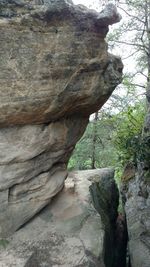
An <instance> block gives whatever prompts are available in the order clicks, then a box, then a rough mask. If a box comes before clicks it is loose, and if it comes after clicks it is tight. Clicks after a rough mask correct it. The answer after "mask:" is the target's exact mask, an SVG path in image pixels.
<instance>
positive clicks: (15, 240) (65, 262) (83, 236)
mask: <svg viewBox="0 0 150 267" xmlns="http://www.w3.org/2000/svg"><path fill="white" fill-rule="evenodd" d="M113 176H114V171H113V170H112V169H106V168H105V169H97V170H87V171H76V172H71V173H69V176H68V178H67V180H66V181H65V186H64V188H63V190H62V191H61V192H60V193H59V194H58V195H57V196H55V198H54V199H53V200H52V201H51V203H50V204H49V205H48V206H47V207H46V208H45V209H44V210H42V211H41V212H40V213H39V214H38V215H36V217H35V218H34V219H32V220H31V221H30V222H29V223H28V224H26V225H25V226H24V227H22V228H21V229H20V230H18V231H17V232H16V233H15V234H14V235H13V236H12V237H11V238H8V239H7V240H4V239H3V244H2V243H0V246H1V249H0V262H1V264H2V266H3V267H12V266H15V267H42V266H44V267H56V266H62V267H73V266H74V267H87V266H89V267H99V266H101V267H107V266H109V265H108V264H107V265H106V264H105V261H106V259H105V255H104V252H105V251H106V248H107V249H109V250H108V252H109V253H110V255H111V253H112V252H113V248H112V247H111V244H110V245H109V244H108V243H107V247H106V242H105V240H106V236H107V235H109V237H110V235H111V234H112V231H109V230H110V229H108V226H107V220H106V221H104V218H103V213H101V214H99V213H98V212H97V211H96V210H95V209H94V207H93V204H92V198H91V195H90V191H89V186H90V185H91V184H95V181H96V182H99V184H100V190H103V186H104V184H105V189H106V188H107V189H108V190H109V194H104V195H103V204H104V205H103V212H104V214H105V218H107V219H108V218H109V212H110V213H111V214H113V215H112V217H113V220H115V219H116V216H115V214H117V205H116V202H118V191H117V187H116V185H115V182H114V180H113ZM101 180H103V182H102V184H101ZM101 186H102V187H101ZM115 194H116V195H115ZM112 196H113V198H112ZM95 197H96V196H95ZM116 200H117V201H116ZM113 201H114V202H113ZM110 202H111V203H112V209H111V207H110V208H109V210H108V208H107V207H108V206H109V205H110ZM111 266H113V265H111Z"/></svg>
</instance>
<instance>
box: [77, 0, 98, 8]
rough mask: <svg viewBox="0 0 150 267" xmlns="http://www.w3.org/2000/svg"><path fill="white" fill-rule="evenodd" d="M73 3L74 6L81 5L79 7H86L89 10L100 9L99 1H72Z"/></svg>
mask: <svg viewBox="0 0 150 267" xmlns="http://www.w3.org/2000/svg"><path fill="white" fill-rule="evenodd" d="M73 2H74V4H76V5H78V4H81V5H84V6H87V7H89V8H93V9H97V10H100V9H101V7H100V5H99V0H73ZM93 2H94V3H93Z"/></svg>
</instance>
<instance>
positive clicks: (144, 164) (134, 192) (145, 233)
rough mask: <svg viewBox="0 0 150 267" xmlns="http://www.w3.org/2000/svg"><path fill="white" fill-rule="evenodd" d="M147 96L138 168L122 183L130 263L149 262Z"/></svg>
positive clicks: (149, 114)
mask: <svg viewBox="0 0 150 267" xmlns="http://www.w3.org/2000/svg"><path fill="white" fill-rule="evenodd" d="M147 100H148V111H147V115H146V119H145V124H144V128H143V136H142V140H141V150H140V151H138V153H137V158H138V164H137V170H136V173H135V176H134V177H132V179H131V180H129V181H128V182H126V183H125V184H124V186H123V197H124V202H125V212H126V217H127V226H128V233H129V252H130V257H131V266H132V267H141V266H142V267H149V266H150V119H149V118H150V98H147ZM141 153H142V155H141Z"/></svg>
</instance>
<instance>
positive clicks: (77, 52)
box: [0, 0, 122, 236]
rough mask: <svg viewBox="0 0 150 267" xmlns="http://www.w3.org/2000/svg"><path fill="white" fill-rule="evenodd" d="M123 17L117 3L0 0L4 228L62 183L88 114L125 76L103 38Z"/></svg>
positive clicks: (0, 219)
mask: <svg viewBox="0 0 150 267" xmlns="http://www.w3.org/2000/svg"><path fill="white" fill-rule="evenodd" d="M119 20H120V16H119V15H118V13H117V11H116V9H115V7H114V6H113V5H109V6H108V7H107V8H106V9H105V10H104V11H103V12H101V13H96V12H94V11H90V10H88V9H87V8H84V7H83V6H74V5H73V3H72V1H65V0H57V1H52V0H46V1H40V0H39V1H25V0H22V1H19V0H13V1H9V0H7V1H4V0H0V43H1V45H0V62H1V64H0V150H1V153H0V235H3V236H6V235H9V234H10V233H11V232H13V231H15V230H16V229H18V228H19V227H20V226H21V225H22V224H24V223H25V222H26V221H27V220H29V219H30V218H31V217H32V216H33V215H34V214H35V213H36V212H37V211H39V210H40V209H41V208H42V207H43V206H45V205H46V204H47V203H48V202H49V201H50V200H51V197H52V196H54V195H55V194H56V193H57V192H58V191H59V190H60V189H61V188H62V187H63V184H64V179H65V178H66V176H67V171H66V166H67V162H68V159H69V157H70V155H71V152H72V151H73V148H74V146H75V144H76V142H77V141H78V140H79V139H80V137H81V136H82V134H83V132H84V130H85V128H86V125H87V123H88V117H89V115H90V114H91V113H93V112H94V111H96V110H98V109H99V108H100V107H101V106H102V105H103V104H104V103H105V102H106V100H107V99H108V98H109V96H110V95H111V93H112V92H113V90H114V89H115V87H116V85H117V84H118V83H120V81H121V74H122V63H121V60H120V59H119V58H118V57H114V56H113V55H110V54H109V53H108V51H107V44H106V42H105V40H104V38H105V36H106V33H107V32H108V25H110V24H113V23H115V22H118V21H119ZM8 218H9V219H8Z"/></svg>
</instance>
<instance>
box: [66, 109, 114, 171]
mask: <svg viewBox="0 0 150 267" xmlns="http://www.w3.org/2000/svg"><path fill="white" fill-rule="evenodd" d="M94 127H95V122H94V121H91V122H90V123H89V125H88V127H87V130H86V132H85V134H84V135H83V137H82V138H81V140H80V141H79V142H78V143H77V145H76V148H75V151H74V153H73V155H72V158H71V159H70V161H69V165H68V168H69V170H72V169H79V170H85V169H91V168H92V151H93V129H94ZM112 130H113V124H112V122H111V120H110V118H109V115H107V114H105V116H103V118H102V119H101V120H98V121H97V122H96V133H95V134H96V136H95V148H94V155H95V167H96V168H103V167H106V166H114V165H115V162H116V160H117V153H116V150H115V148H114V146H113V144H112V141H111V138H112V137H111V134H112Z"/></svg>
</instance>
